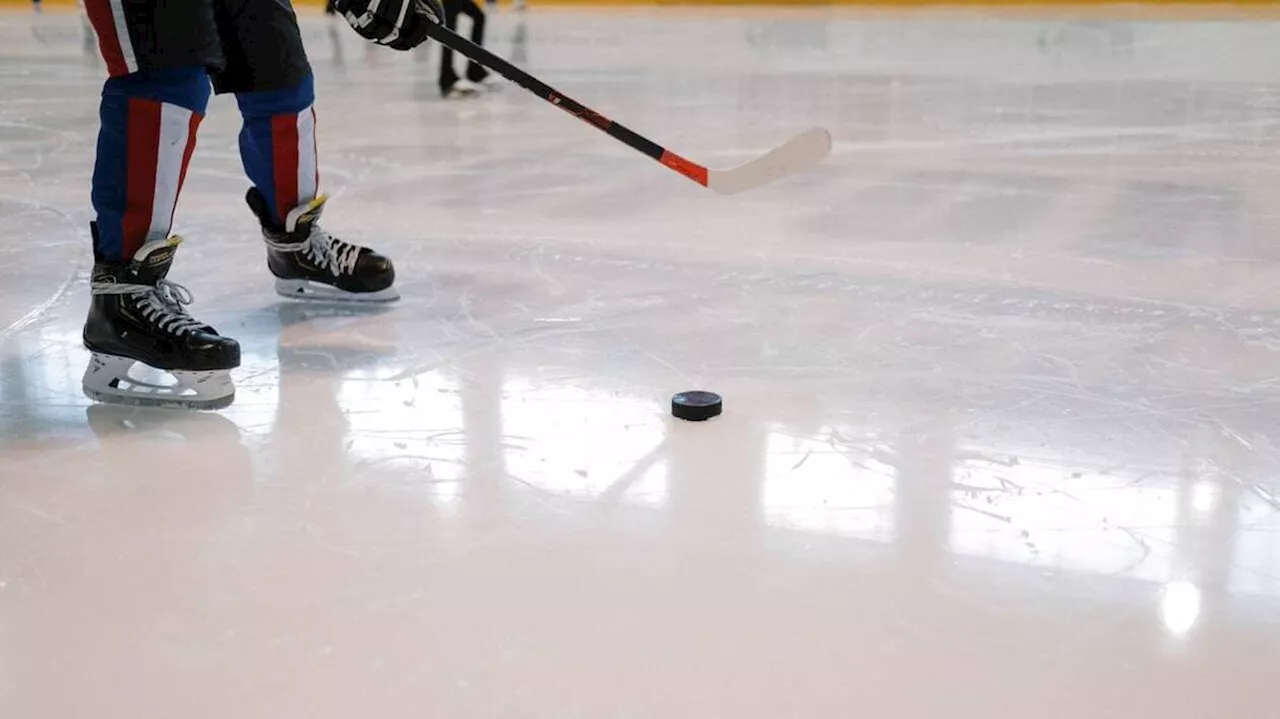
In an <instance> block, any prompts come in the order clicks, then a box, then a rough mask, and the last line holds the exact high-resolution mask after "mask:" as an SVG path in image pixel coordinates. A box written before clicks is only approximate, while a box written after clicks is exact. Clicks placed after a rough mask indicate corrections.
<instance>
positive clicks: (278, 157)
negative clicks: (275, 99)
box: [271, 115, 299, 222]
mask: <svg viewBox="0 0 1280 719" xmlns="http://www.w3.org/2000/svg"><path fill="white" fill-rule="evenodd" d="M271 165H272V173H273V174H274V175H275V177H274V179H275V186H276V214H277V215H278V216H279V217H280V221H281V222H285V221H287V219H288V217H289V213H290V212H293V210H294V209H295V208H297V206H298V204H299V202H298V116H297V115H276V116H275V117H273V118H271Z"/></svg>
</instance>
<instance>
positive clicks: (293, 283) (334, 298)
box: [276, 279, 400, 302]
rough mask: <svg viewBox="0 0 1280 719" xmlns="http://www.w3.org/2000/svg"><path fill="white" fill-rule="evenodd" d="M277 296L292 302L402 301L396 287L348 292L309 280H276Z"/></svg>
mask: <svg viewBox="0 0 1280 719" xmlns="http://www.w3.org/2000/svg"><path fill="white" fill-rule="evenodd" d="M276 294H278V295H280V296H281V297H288V298H289V299H291V300H307V301H311V302H393V301H395V300H398V299H400V292H399V291H398V290H396V288H395V287H388V288H386V289H385V290H379V291H377V292H346V291H345V290H340V289H338V288H336V287H331V286H329V285H326V284H324V283H323V282H310V281H308V280H281V279H277V280H276Z"/></svg>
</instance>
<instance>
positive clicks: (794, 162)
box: [707, 127, 831, 195]
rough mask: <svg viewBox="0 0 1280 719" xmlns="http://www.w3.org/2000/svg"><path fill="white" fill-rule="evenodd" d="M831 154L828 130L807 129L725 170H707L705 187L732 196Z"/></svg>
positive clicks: (816, 162) (779, 177)
mask: <svg viewBox="0 0 1280 719" xmlns="http://www.w3.org/2000/svg"><path fill="white" fill-rule="evenodd" d="M829 154H831V133H829V132H827V131H826V130H824V129H823V128H821V127H814V128H810V129H808V130H806V131H804V132H802V133H800V134H799V135H796V136H795V137H793V138H791V139H790V140H788V141H787V142H785V143H784V144H782V145H780V146H778V147H775V148H774V149H772V150H770V151H769V152H767V153H765V154H763V155H761V156H760V157H757V158H756V159H754V160H751V161H749V162H746V163H744V164H741V165H738V166H737V167H734V168H730V169H728V170H709V171H708V173H707V187H709V188H711V189H712V190H714V191H715V192H718V193H720V194H721V195H736V194H737V193H739V192H745V191H747V190H752V189H755V188H757V187H760V186H761V185H764V184H766V183H769V182H772V181H774V180H777V179H781V178H783V177H786V176H788V175H793V174H795V173H797V172H803V171H805V170H807V169H809V168H811V167H813V166H815V165H817V164H818V163H820V162H822V160H823V159H824V158H825V157H826V156H827V155H829Z"/></svg>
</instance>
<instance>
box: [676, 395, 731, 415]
mask: <svg viewBox="0 0 1280 719" xmlns="http://www.w3.org/2000/svg"><path fill="white" fill-rule="evenodd" d="M723 409H724V400H722V399H721V398H720V395H718V394H716V393H715V392H703V391H702V390H690V391H688V392H681V393H680V394H677V395H676V396H674V397H672V398H671V414H672V415H673V416H675V417H677V418H679V419H683V420H688V421H690V422H705V421H706V420H709V419H711V418H712V417H715V416H717V415H719V414H720V412H721V411H722V410H723Z"/></svg>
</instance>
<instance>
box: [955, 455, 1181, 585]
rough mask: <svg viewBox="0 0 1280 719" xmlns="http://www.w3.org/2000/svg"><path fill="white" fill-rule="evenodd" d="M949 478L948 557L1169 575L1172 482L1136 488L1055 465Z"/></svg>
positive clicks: (960, 470)
mask: <svg viewBox="0 0 1280 719" xmlns="http://www.w3.org/2000/svg"><path fill="white" fill-rule="evenodd" d="M961 454H964V452H962V453H961ZM970 454H974V455H976V454H979V453H977V452H972V453H970ZM954 476H955V483H956V485H957V489H955V490H953V491H952V510H951V514H952V517H951V523H952V535H951V550H952V551H953V552H956V553H958V554H967V555H972V556H981V557H990V558H995V559H1002V560H1005V561H1012V562H1020V563H1025V564H1031V565H1037V566H1044V567H1053V568H1055V569H1065V570H1075V571H1085V572H1099V573H1105V574H1116V575H1123V576H1125V577H1128V578H1136V579H1149V580H1153V581H1159V582H1164V581H1166V580H1167V579H1168V578H1169V576H1170V575H1171V573H1172V565H1173V561H1172V560H1173V558H1172V555H1171V550H1170V548H1171V547H1173V546H1174V543H1175V541H1176V536H1175V534H1176V532H1175V527H1176V525H1177V511H1178V507H1177V502H1178V493H1177V491H1176V490H1175V489H1167V488H1165V487H1173V486H1176V481H1175V479H1174V478H1172V477H1169V478H1160V477H1145V478H1144V480H1143V482H1142V483H1140V484H1139V483H1135V482H1133V481H1132V480H1131V479H1129V478H1126V477H1117V476H1102V475H1100V474H1095V473H1088V472H1073V471H1072V470H1071V469H1069V468H1065V467H1063V466H1061V465H1057V464H1049V463H1036V462H1031V461H1025V460H1024V461H1021V462H1020V463H1018V464H1015V465H1013V466H1009V465H1007V464H1005V463H1002V462H997V461H988V460H981V459H975V460H966V461H963V462H959V463H957V465H956V469H955V473H954Z"/></svg>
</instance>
